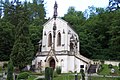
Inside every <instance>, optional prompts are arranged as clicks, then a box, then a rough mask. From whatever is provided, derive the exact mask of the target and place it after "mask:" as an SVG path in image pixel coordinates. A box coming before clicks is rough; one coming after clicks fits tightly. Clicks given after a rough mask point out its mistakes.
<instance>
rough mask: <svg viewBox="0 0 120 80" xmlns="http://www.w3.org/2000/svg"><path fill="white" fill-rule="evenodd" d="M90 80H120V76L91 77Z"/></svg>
mask: <svg viewBox="0 0 120 80" xmlns="http://www.w3.org/2000/svg"><path fill="white" fill-rule="evenodd" d="M88 80H120V78H114V77H89V79H88Z"/></svg>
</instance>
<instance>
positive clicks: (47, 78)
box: [45, 67, 50, 80]
mask: <svg viewBox="0 0 120 80" xmlns="http://www.w3.org/2000/svg"><path fill="white" fill-rule="evenodd" d="M49 79H50V74H49V67H46V68H45V80H49Z"/></svg>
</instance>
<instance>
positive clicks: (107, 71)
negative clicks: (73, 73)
mask: <svg viewBox="0 0 120 80" xmlns="http://www.w3.org/2000/svg"><path fill="white" fill-rule="evenodd" d="M113 68H114V69H115V73H114V74H111V69H110V68H108V65H106V64H103V65H102V69H101V71H99V73H98V74H99V75H115V76H120V71H119V70H118V67H117V66H113Z"/></svg>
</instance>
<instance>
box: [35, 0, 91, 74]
mask: <svg viewBox="0 0 120 80" xmlns="http://www.w3.org/2000/svg"><path fill="white" fill-rule="evenodd" d="M57 8H58V5H57V2H55V4H54V14H53V18H51V19H50V20H48V21H47V22H46V23H45V24H44V25H43V33H42V40H40V41H39V51H38V52H37V54H36V58H35V61H34V64H35V68H36V71H39V69H40V70H42V71H44V70H45V67H52V68H53V69H54V70H56V68H57V67H61V70H62V73H67V72H75V71H77V72H79V71H80V66H83V67H82V68H83V69H84V70H85V69H86V67H87V66H88V64H89V63H90V60H89V59H87V58H85V57H83V56H82V55H80V53H79V52H80V51H79V37H78V35H77V33H76V32H75V31H74V30H73V29H72V28H71V26H70V25H69V23H68V22H66V21H65V20H63V19H61V18H59V17H57V15H58V14H57Z"/></svg>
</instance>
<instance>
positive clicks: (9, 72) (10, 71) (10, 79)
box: [7, 59, 14, 80]
mask: <svg viewBox="0 0 120 80" xmlns="http://www.w3.org/2000/svg"><path fill="white" fill-rule="evenodd" d="M13 70H14V66H13V62H12V60H11V59H10V61H9V62H8V70H7V80H13Z"/></svg>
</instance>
